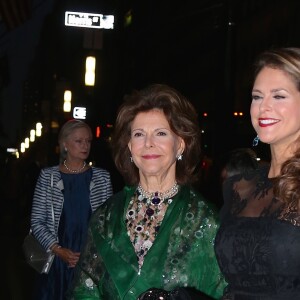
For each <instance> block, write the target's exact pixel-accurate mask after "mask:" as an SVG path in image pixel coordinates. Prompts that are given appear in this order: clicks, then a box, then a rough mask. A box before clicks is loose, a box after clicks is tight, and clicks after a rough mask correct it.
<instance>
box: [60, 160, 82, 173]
mask: <svg viewBox="0 0 300 300" xmlns="http://www.w3.org/2000/svg"><path fill="white" fill-rule="evenodd" d="M64 166H65V167H66V169H67V170H68V171H69V172H70V173H79V172H81V171H82V170H83V169H84V168H85V166H86V162H85V161H84V162H83V166H82V167H81V168H79V169H77V170H72V169H70V168H69V167H68V166H67V164H66V160H64Z"/></svg>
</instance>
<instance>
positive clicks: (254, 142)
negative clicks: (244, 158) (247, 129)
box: [252, 135, 259, 147]
mask: <svg viewBox="0 0 300 300" xmlns="http://www.w3.org/2000/svg"><path fill="white" fill-rule="evenodd" d="M258 142H259V137H258V135H257V136H256V137H255V138H254V139H253V142H252V146H254V147H256V146H257V145H258Z"/></svg>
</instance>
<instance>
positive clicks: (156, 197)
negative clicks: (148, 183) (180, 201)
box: [137, 181, 179, 205]
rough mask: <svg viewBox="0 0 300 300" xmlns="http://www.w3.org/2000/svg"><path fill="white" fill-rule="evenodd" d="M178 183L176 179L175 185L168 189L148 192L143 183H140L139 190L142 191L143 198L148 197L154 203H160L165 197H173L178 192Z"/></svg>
mask: <svg viewBox="0 0 300 300" xmlns="http://www.w3.org/2000/svg"><path fill="white" fill-rule="evenodd" d="M178 188H179V186H178V184H177V182H176V181H175V183H174V185H173V186H172V187H171V188H170V189H169V190H167V191H165V192H163V193H161V192H147V191H145V190H144V189H143V188H142V187H141V184H139V185H138V187H137V190H138V192H139V193H140V196H141V198H143V199H147V202H148V201H149V202H150V201H151V203H152V204H155V205H158V204H160V203H161V202H163V201H164V200H165V199H168V198H171V197H173V196H174V195H176V194H177V193H178Z"/></svg>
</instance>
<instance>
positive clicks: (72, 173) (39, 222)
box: [31, 119, 112, 300]
mask: <svg viewBox="0 0 300 300" xmlns="http://www.w3.org/2000/svg"><path fill="white" fill-rule="evenodd" d="M58 139H59V145H60V149H61V154H62V156H61V163H60V164H59V165H57V166H54V167H49V168H45V169H43V170H41V172H40V175H39V178H38V181H37V184H36V187H35V192H34V197H33V204H32V212H31V229H32V232H33V234H34V236H35V237H36V238H37V239H38V241H39V242H40V244H41V245H42V246H43V247H44V248H45V249H46V250H48V251H52V253H54V254H55V258H54V261H53V264H52V266H51V269H50V271H49V273H48V274H42V275H39V277H38V279H37V283H36V289H35V291H34V299H37V300H47V299H49V300H54V299H55V300H64V299H66V291H67V290H68V288H69V285H70V283H71V281H72V279H73V275H74V267H75V266H76V264H77V262H78V259H79V255H80V252H81V250H82V245H83V243H84V241H85V239H86V234H87V226H88V221H89V219H90V217H91V214H92V213H93V212H94V211H95V210H96V209H97V208H98V207H99V206H100V205H101V204H102V203H104V202H105V200H106V199H107V198H109V197H110V196H111V195H112V184H111V181H110V174H109V173H108V171H106V170H104V169H102V168H96V167H91V166H90V165H89V164H87V162H86V160H87V158H88V156H89V153H90V149H91V141H92V131H91V128H90V127H89V125H88V124H86V123H85V122H83V121H80V120H76V119H74V120H70V121H68V122H66V123H65V124H64V125H63V126H62V128H61V130H60V133H59V138H58Z"/></svg>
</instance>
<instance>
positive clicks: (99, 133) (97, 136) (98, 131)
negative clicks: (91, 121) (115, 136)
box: [96, 126, 101, 138]
mask: <svg viewBox="0 0 300 300" xmlns="http://www.w3.org/2000/svg"><path fill="white" fill-rule="evenodd" d="M100 135H101V128H100V126H97V127H96V138H99V137H100Z"/></svg>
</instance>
